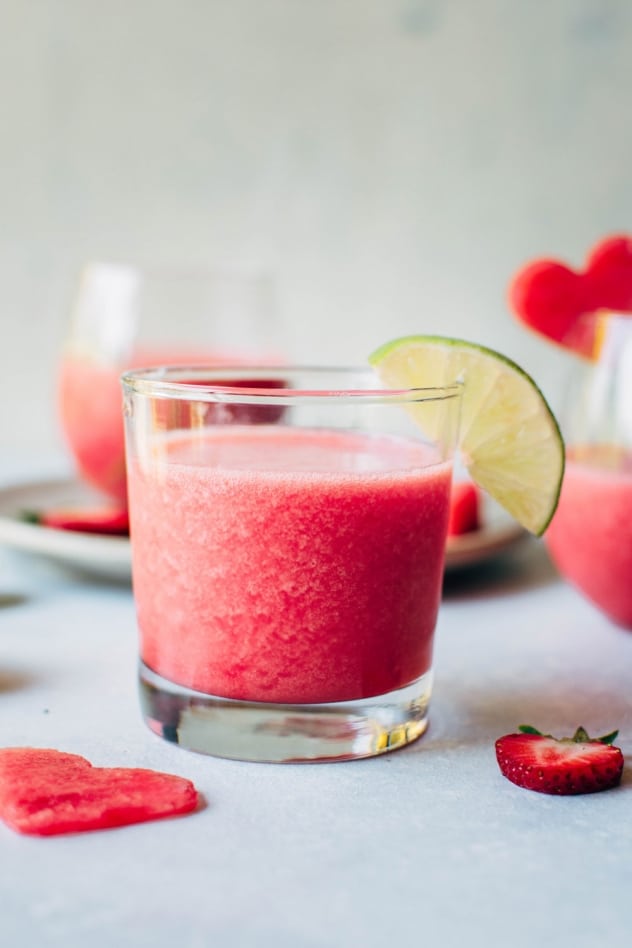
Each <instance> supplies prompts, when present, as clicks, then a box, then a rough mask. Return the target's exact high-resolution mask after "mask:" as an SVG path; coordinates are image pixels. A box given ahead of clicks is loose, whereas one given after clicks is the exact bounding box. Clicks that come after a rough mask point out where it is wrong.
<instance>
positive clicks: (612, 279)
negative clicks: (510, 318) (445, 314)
mask: <svg viewBox="0 0 632 948" xmlns="http://www.w3.org/2000/svg"><path fill="white" fill-rule="evenodd" d="M509 305H510V307H511V309H512V310H513V312H514V313H515V315H516V316H517V317H518V319H520V320H521V322H523V323H524V324H525V325H526V326H528V327H529V329H532V330H534V331H535V332H537V333H539V334H540V335H542V336H545V337H546V338H547V339H549V340H551V341H553V342H555V343H557V344H559V345H561V346H564V347H565V348H567V349H571V350H573V351H574V352H576V353H578V354H579V355H582V356H585V357H586V358H589V359H591V358H594V357H595V355H596V352H597V337H596V327H597V322H596V321H595V320H594V319H590V318H587V317H590V316H592V314H594V313H598V312H600V311H601V310H606V311H610V312H616V313H632V237H629V236H627V235H615V236H612V237H608V238H606V239H604V240H602V241H600V242H599V243H598V244H597V245H596V246H595V247H594V248H593V249H592V250H591V252H590V253H589V254H588V257H587V260H586V265H585V267H584V269H582V270H574V269H572V268H571V267H569V266H567V265H566V264H565V263H562V262H561V261H559V260H535V261H533V262H532V263H529V264H527V265H526V266H524V267H523V268H522V269H521V270H519V271H518V273H517V274H516V275H515V277H514V278H513V280H512V281H511V283H510V285H509Z"/></svg>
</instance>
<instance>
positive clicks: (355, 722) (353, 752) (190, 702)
mask: <svg viewBox="0 0 632 948" xmlns="http://www.w3.org/2000/svg"><path fill="white" fill-rule="evenodd" d="M139 685H140V700H141V707H142V711H143V716H144V718H145V721H146V723H147V724H148V726H149V727H150V728H151V730H152V731H153V732H154V733H155V734H158V735H159V736H160V737H164V738H165V740H168V741H172V742H174V743H175V744H180V746H181V747H185V748H187V749H188V750H192V751H197V752H198V753H202V754H212V755H213V756H215V757H228V758H232V759H233V760H252V761H268V762H278V763H298V762H301V761H312V762H317V761H328V760H329V761H336V760H340V761H342V760H354V759H357V758H361V757H374V756H376V755H377V754H384V753H386V752H388V751H392V750H396V749H397V748H399V747H404V746H405V745H406V744H410V743H411V741H414V740H416V739H417V738H418V737H421V735H422V734H423V733H424V731H425V730H426V727H427V724H428V703H429V701H430V693H431V690H432V673H431V672H428V673H427V674H425V675H422V676H421V678H418V679H417V680H416V681H414V682H413V683H412V684H410V685H408V686H407V687H406V688H400V689H399V690H397V691H392V692H390V693H389V694H387V695H379V696H378V697H375V698H364V699H359V700H357V701H339V702H333V703H329V704H268V703H264V702H258V701H234V700H231V699H230V698H218V697H215V696H213V695H206V694H202V693H200V692H198V691H191V690H189V689H188V688H183V687H181V686H180V685H176V684H174V683H173V682H171V681H167V679H165V678H161V677H160V675H156V674H155V673H154V672H153V671H151V669H150V668H148V667H147V666H146V665H145V664H143V663H142V662H141V663H140V668H139Z"/></svg>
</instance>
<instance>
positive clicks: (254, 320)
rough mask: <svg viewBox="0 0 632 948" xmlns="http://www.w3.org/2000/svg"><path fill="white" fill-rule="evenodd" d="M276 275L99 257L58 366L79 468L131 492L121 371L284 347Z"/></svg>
mask: <svg viewBox="0 0 632 948" xmlns="http://www.w3.org/2000/svg"><path fill="white" fill-rule="evenodd" d="M281 354H282V353H281V351H280V340H279V337H278V319H277V312H276V306H275V299H274V286H273V282H272V279H271V278H270V276H269V275H267V274H264V273H254V272H253V273H249V272H241V271H228V270H204V269H200V270H170V269H164V268H140V267H136V266H131V265H127V264H118V263H106V262H94V263H90V264H89V265H87V266H86V267H85V268H84V270H83V272H82V275H81V279H80V282H79V287H78V291H77V295H76V299H75V304H74V308H73V312H72V319H71V323H70V328H69V333H68V337H67V339H66V340H65V345H64V350H63V354H62V359H61V365H60V369H59V386H58V400H59V415H60V419H61V425H62V430H63V433H64V436H65V440H66V442H67V444H68V447H69V449H70V451H71V454H72V456H73V459H74V462H75V465H76V467H77V470H78V473H79V475H80V476H81V477H82V479H84V480H85V481H87V482H88V483H89V484H91V485H92V486H94V487H97V488H98V489H99V490H100V491H102V492H103V493H104V494H105V495H109V496H110V497H112V498H114V499H115V500H116V501H118V502H119V503H121V504H124V503H125V501H126V482H125V478H126V475H125V446H124V435H123V422H122V418H121V390H120V382H119V378H120V375H121V373H122V372H123V371H124V370H126V369H129V368H133V367H140V366H148V365H161V364H165V363H172V364H173V363H175V362H180V363H190V362H203V363H207V364H208V363H215V364H222V363H235V362H251V361H252V360H253V359H258V360H260V361H264V360H268V359H273V360H275V361H278V360H279V357H280V356H281Z"/></svg>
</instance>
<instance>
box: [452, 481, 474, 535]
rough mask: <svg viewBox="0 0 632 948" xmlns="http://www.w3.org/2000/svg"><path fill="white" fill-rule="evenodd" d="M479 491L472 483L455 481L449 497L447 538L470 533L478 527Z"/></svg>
mask: <svg viewBox="0 0 632 948" xmlns="http://www.w3.org/2000/svg"><path fill="white" fill-rule="evenodd" d="M480 525H481V522H480V490H479V488H478V487H477V486H476V484H474V483H472V481H456V482H455V483H454V484H453V485H452V494H451V496H450V516H449V519H448V536H449V537H455V536H460V535H461V534H462V533H471V532H472V530H478V528H479V527H480Z"/></svg>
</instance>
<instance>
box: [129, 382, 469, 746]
mask: <svg viewBox="0 0 632 948" xmlns="http://www.w3.org/2000/svg"><path fill="white" fill-rule="evenodd" d="M167 371H168V370H167ZM262 371H263V370H262ZM141 375H142V373H141ZM261 377H262V376H261ZM129 378H131V379H132V380H133V373H132V375H131V376H129V377H128V379H129ZM271 381H273V380H268V381H267V382H266V383H265V385H266V386H267V385H268V384H269V383H270V382H271ZM125 385H128V386H129V382H128V381H126V383H125ZM133 385H134V382H133V381H132V383H131V386H132V387H133ZM191 387H192V386H191ZM220 391H221V390H220ZM258 391H259V394H260V395H263V396H264V397H263V402H264V403H265V402H266V398H265V392H264V391H263V390H262V389H259V390H258ZM439 391H440V392H444V391H449V390H439ZM146 394H147V392H146V390H145V392H143V391H142V389H141V388H139V390H138V391H136V392H134V393H133V394H132V395H131V402H130V391H129V387H128V389H127V405H128V409H127V414H128V418H127V430H128V442H127V444H128V490H129V503H130V522H131V536H132V556H133V585H134V597H135V601H136V609H137V617H138V627H139V635H140V658H141V695H142V694H143V687H145V696H146V698H147V700H145V706H144V709H145V712H146V718H147V720H148V723H149V725H150V727H152V729H153V730H156V731H158V733H161V734H162V735H163V736H165V737H168V738H169V739H172V740H178V742H179V743H181V744H184V745H185V746H192V745H191V744H190V743H187V740H186V738H183V736H182V735H183V728H182V721H183V718H185V717H186V716H187V715H189V716H190V709H191V708H193V714H194V716H195V715H196V714H198V711H199V707H200V706H202V707H204V706H205V699H208V702H206V710H207V712H208V714H209V715H210V717H207V718H204V719H203V720H202V726H203V727H206V726H208V727H209V728H211V729H212V727H215V726H216V725H217V721H218V720H219V719H218V717H217V713H218V712H217V709H218V708H222V707H225V708H227V713H228V714H229V715H231V714H232V717H231V718H230V726H231V727H233V726H236V725H235V720H236V718H235V706H237V707H242V703H246V702H247V703H248V708H250V709H251V711H252V709H255V717H256V713H257V712H256V709H261V708H263V709H270V708H272V707H282V708H284V709H286V710H287V709H288V708H290V709H293V711H292V713H291V714H290V715H289V717H288V716H287V714H285V712H284V714H285V716H283V715H281V718H280V719H279V721H276V722H275V723H274V724H271V723H270V721H269V720H268V719H267V723H266V724H265V726H264V725H263V723H261V722H259V723H258V724H256V725H252V730H253V742H254V743H253V744H252V745H251V746H250V747H249V749H248V750H247V752H244V753H243V754H242V753H240V752H239V751H236V752H235V753H231V751H230V748H229V749H228V751H226V748H225V747H224V748H223V750H221V751H216V750H215V749H214V747H215V745H214V744H213V742H212V741H211V742H210V744H205V745H204V746H203V748H202V749H204V750H205V751H206V752H209V753H216V752H217V753H220V754H221V756H238V757H239V756H245V757H247V758H248V759H279V760H280V759H287V757H284V756H282V755H281V752H280V751H278V749H275V750H274V752H273V753H272V754H271V755H267V756H266V754H267V752H265V753H264V752H263V751H262V750H261V748H259V747H257V746H256V742H257V741H258V740H259V739H260V738H261V736H262V733H263V732H266V733H267V734H268V736H269V732H270V730H271V729H272V730H275V729H276V730H275V733H277V731H278V736H280V739H281V738H283V739H285V738H286V737H287V735H288V734H289V735H292V734H294V736H295V737H296V734H299V738H298V744H299V745H300V744H301V740H302V739H305V740H308V742H309V737H310V735H311V736H314V734H316V733H317V734H318V739H319V740H320V739H321V738H322V737H323V734H325V732H327V735H329V736H332V735H333V736H334V737H336V735H337V736H338V737H340V734H341V733H342V734H343V743H344V733H345V729H347V731H349V729H351V731H354V730H355V731H357V729H358V725H357V721H358V720H359V719H360V717H362V712H361V711H358V710H357V709H356V711H355V712H354V715H352V717H353V721H354V722H355V723H353V724H352V725H350V724H349V720H351V718H349V719H347V718H344V716H343V717H340V718H336V719H335V720H334V718H332V716H331V706H332V703H334V704H335V703H339V702H354V703H358V705H359V706H360V707H362V703H363V702H365V701H367V700H368V701H373V700H374V699H375V700H377V701H378V702H379V701H381V700H382V698H384V702H383V704H384V707H385V709H386V710H385V711H384V714H385V716H386V718H387V719H388V720H387V724H386V726H383V725H382V724H381V723H379V722H376V721H373V720H371V721H369V723H368V724H366V722H364V718H363V726H364V727H365V730H366V731H367V733H368V735H369V743H368V744H367V745H366V746H365V747H364V750H363V751H362V752H361V753H356V752H355V750H354V749H353V748H352V747H351V744H352V743H353V741H351V744H349V746H347V747H346V749H344V750H342V751H341V752H340V753H339V754H337V755H335V754H333V753H329V752H328V750H327V748H326V747H325V749H324V750H323V747H322V744H321V745H319V748H320V749H319V750H318V752H317V753H316V752H314V753H310V754H304V753H303V748H302V747H301V746H299V749H298V751H296V748H295V750H294V752H293V754H292V755H291V756H292V759H307V758H308V757H309V759H315V758H316V759H327V758H328V757H333V756H338V757H345V758H347V757H353V756H370V755H371V754H373V753H378V752H380V751H381V750H385V749H388V747H387V746H385V745H384V744H380V740H381V739H382V737H381V736H382V735H384V738H383V739H384V741H385V742H386V743H388V733H389V727H390V726H391V725H392V726H393V727H395V726H396V725H398V721H399V717H398V715H399V716H400V717H402V720H403V723H402V726H401V728H400V730H401V731H402V733H404V732H405V731H406V720H407V719H406V715H407V714H409V712H410V708H411V707H412V708H413V711H412V712H411V714H412V715H413V716H415V715H416V716H417V717H416V720H415V723H414V728H413V729H412V730H411V735H412V736H408V737H403V738H402V739H401V741H400V743H406V742H407V741H408V740H410V739H413V736H419V735H420V734H421V733H422V732H423V729H424V728H425V717H426V707H425V704H427V697H426V698H424V700H425V704H424V705H423V707H422V701H421V698H420V696H419V695H420V692H415V686H416V685H417V683H418V682H420V681H423V682H424V685H423V689H425V690H424V691H423V693H424V695H426V696H427V694H429V678H430V674H431V668H432V646H433V636H434V629H435V623H436V619H437V611H438V608H439V602H440V597H441V584H442V576H443V562H444V550H445V541H446V533H447V525H448V515H449V507H450V490H451V477H452V462H451V456H450V450H449V449H448V450H447V451H446V450H443V451H441V450H440V449H439V448H438V447H437V446H435V445H430V444H427V443H424V442H423V441H422V440H421V438H420V437H419V436H418V435H414V434H413V432H415V431H416V427H415V425H414V424H413V423H412V422H411V421H410V419H409V417H408V415H407V413H406V410H405V408H404V406H403V405H402V404H390V405H389V406H388V408H387V413H389V414H390V415H392V416H393V417H395V418H396V419H397V420H400V419H401V421H402V423H403V427H404V428H405V430H406V433H405V435H401V434H399V433H397V432H391V431H387V432H384V431H383V430H381V429H380V427H379V426H375V425H374V423H373V422H372V423H371V424H369V425H368V427H367V426H366V422H364V423H360V422H359V420H358V411H357V405H349V406H348V407H346V408H344V410H345V411H346V412H347V413H348V416H349V419H350V421H349V423H347V422H345V424H344V426H343V427H330V426H328V425H325V424H321V422H320V421H317V422H314V421H313V417H315V416H312V415H308V416H305V417H308V418H309V420H308V423H306V424H304V423H302V422H300V423H297V422H296V420H295V415H294V414H293V412H294V411H295V410H296V411H300V410H301V409H300V408H298V409H297V408H296V404H295V402H296V401H297V400H298V401H299V402H301V401H306V402H309V401H310V400H316V401H317V400H319V399H322V398H323V392H318V391H309V390H306V389H305V388H303V389H302V390H301V391H299V392H297V391H296V388H295V386H294V384H293V383H292V382H290V383H289V385H288V388H287V389H286V390H282V391H279V390H278V389H277V391H276V393H273V397H268V398H267V402H268V404H267V406H266V404H264V403H262V402H261V401H259V402H258V401H257V398H256V397H255V398H254V399H251V404H250V405H245V404H240V403H241V401H242V399H241V397H240V396H239V393H238V392H237V391H236V390H233V395H232V396H231V397H232V398H233V399H234V400H235V403H234V404H232V405H228V404H224V401H225V399H224V398H223V397H219V401H218V404H217V405H215V406H214V407H216V408H217V409H218V411H217V412H215V413H211V414H210V415H209V413H208V412H207V411H206V410H205V411H203V412H202V414H201V415H200V412H197V411H196V410H194V408H192V410H191V411H190V412H189V413H188V415H187V414H186V413H185V415H184V416H183V414H182V412H181V411H180V412H178V411H173V412H172V413H171V416H170V417H172V418H175V419H178V424H179V423H180V422H179V420H180V419H182V417H188V419H189V420H191V419H194V418H195V417H198V418H200V417H202V419H203V423H202V424H201V425H200V427H198V428H195V425H194V424H192V425H191V426H190V427H189V430H178V428H175V429H174V430H164V424H159V425H158V426H156V425H155V420H156V418H157V417H158V416H159V415H160V414H162V416H163V419H164V407H163V406H164V399H163V400H161V399H159V398H147V397H146ZM359 394H361V395H364V393H358V392H355V393H354V397H355V396H357V395H359ZM378 395H380V396H381V395H383V393H381V392H380V393H378ZM295 396H298V399H296V398H295ZM193 397H194V396H193V395H191V398H193ZM442 397H444V400H445V401H450V400H451V401H456V402H458V394H457V395H455V393H454V391H452V392H451V393H450V394H449V397H448V396H442ZM338 399H340V393H339V392H331V393H330V399H329V400H330V401H333V402H336V401H337V400H338ZM284 400H287V402H288V404H287V405H283V407H282V408H281V409H279V408H278V407H277V409H276V415H275V416H274V417H273V416H272V415H270V409H271V406H272V404H273V403H274V402H276V404H277V405H278V404H280V403H282V402H283V401H284ZM353 400H354V399H353V398H352V399H351V401H353ZM174 401H176V399H174ZM245 401H246V402H247V401H248V399H247V398H246V399H245ZM343 401H344V399H343ZM355 401H356V402H357V401H358V399H357V398H355ZM428 401H429V402H431V401H432V400H431V399H428ZM255 402H256V403H257V404H256V405H255V404H254V403H255ZM436 402H437V403H438V404H439V403H440V402H441V397H439V398H437V399H436ZM207 407H208V406H207ZM311 407H312V406H311V405H310V406H309V408H311ZM326 407H327V408H328V409H330V410H329V411H328V412H327V414H328V415H330V416H332V419H333V424H334V425H336V423H337V422H338V423H339V422H340V418H335V414H336V413H335V411H333V410H331V409H332V406H331V405H327V406H326ZM432 407H433V409H434V410H435V411H436V410H437V409H436V407H435V406H434V405H432ZM246 408H247V411H248V412H250V413H251V416H249V415H248V414H247V412H246ZM365 408H366V406H365ZM449 408H450V410H451V412H452V418H453V419H454V418H456V417H457V414H458V405H450V406H449ZM238 409H239V410H238ZM381 410H382V411H383V410H384V408H383V406H382V408H381ZM340 411H343V407H341V408H340ZM266 412H267V414H266ZM209 418H210V419H211V423H210V424H209V423H208V421H209ZM266 418H267V419H268V423H262V421H263V419H266ZM244 421H245V423H244ZM270 421H272V422H273V423H269V422H270ZM396 427H397V426H396ZM454 433H456V426H454ZM150 679H151V681H150V684H149V685H148V686H147V682H148V681H149V680H150ZM411 688H412V692H411ZM423 689H422V690H423ZM402 690H403V691H402ZM403 692H406V696H405V700H402V704H403V705H404V706H405V707H404V709H403V710H402V708H400V707H399V706H398V705H397V702H398V699H393V701H392V702H391V703H390V704H389V701H390V697H391V695H392V694H394V693H397V694H398V695H399V694H401V693H403ZM185 693H186V695H188V699H187V701H188V704H187V701H185V700H184V699H182V703H181V704H180V705H178V702H179V701H180V697H181V696H182V695H183V694H185ZM147 694H148V695H149V697H147ZM411 694H412V696H411ZM179 696H180V697H179ZM174 702H175V704H174ZM391 704H392V707H391ZM323 705H327V706H328V707H329V709H330V711H329V712H328V714H326V715H325V717H322V718H321V719H320V721H319V723H317V724H314V725H312V724H310V723H306V721H305V718H306V716H307V715H308V714H309V713H311V711H310V709H313V708H317V709H318V708H321V707H322V706H323ZM176 706H179V707H180V708H181V709H184V710H183V711H182V714H180V712H179V711H177V712H176V713H175V714H174V713H173V709H174V707H176ZM395 706H397V710H396V711H395V710H393V708H395ZM187 708H188V709H189V710H187ZM165 709H166V710H165ZM196 709H197V710H196ZM305 709H307V710H305ZM400 712H401V713H400ZM198 717H199V715H198ZM202 718H203V714H202ZM243 719H244V720H245V717H244V718H243ZM341 722H342V723H341ZM198 723H199V722H198ZM251 724H252V721H251V720H250V721H249V723H248V727H251ZM413 731H414V734H413ZM176 732H177V735H176ZM327 740H328V737H326V738H325V744H327ZM209 747H210V750H209V749H208V748H209ZM194 749H200V747H199V746H194ZM277 754H278V756H277Z"/></svg>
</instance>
